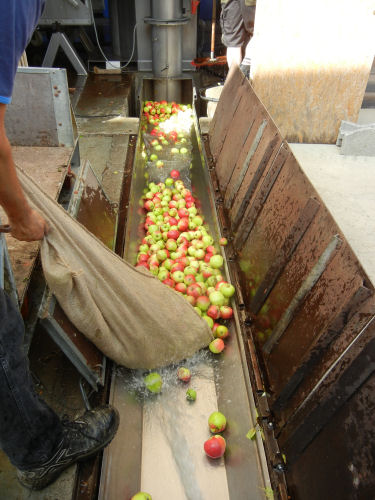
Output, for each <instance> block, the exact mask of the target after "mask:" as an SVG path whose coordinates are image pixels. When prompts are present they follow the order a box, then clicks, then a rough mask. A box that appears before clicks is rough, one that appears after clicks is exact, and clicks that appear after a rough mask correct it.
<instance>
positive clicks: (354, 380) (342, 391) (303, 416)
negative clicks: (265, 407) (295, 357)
mask: <svg viewBox="0 0 375 500" xmlns="http://www.w3.org/2000/svg"><path fill="white" fill-rule="evenodd" d="M374 325H375V317H374V316H373V317H372V318H371V319H370V320H369V321H368V322H367V324H366V326H365V327H364V328H363V329H362V331H361V332H359V333H358V335H357V336H356V338H355V339H354V340H353V342H352V343H351V345H350V349H347V350H345V351H344V352H343V353H342V355H341V356H339V357H338V359H337V360H336V362H335V363H334V364H333V365H332V367H331V368H330V369H329V370H328V372H327V373H326V374H325V376H324V377H323V378H322V379H321V380H320V381H319V383H318V384H317V385H316V387H315V388H314V390H313V392H312V393H311V394H310V395H309V397H308V398H307V399H306V401H305V403H304V405H303V406H302V407H300V409H299V410H298V411H297V412H296V414H295V415H294V417H293V419H291V421H290V422H289V423H288V427H287V429H286V430H285V431H284V432H283V433H282V434H281V435H280V436H279V442H280V444H281V445H282V446H283V449H284V451H285V452H286V453H288V455H289V462H290V463H294V462H295V461H296V460H297V459H298V457H299V456H300V455H301V453H303V451H304V450H305V449H306V447H307V446H308V445H309V443H310V442H311V441H312V440H313V439H315V437H316V436H317V434H318V433H319V432H320V431H321V429H322V428H323V427H324V426H325V425H326V424H327V423H328V422H329V420H330V419H331V418H332V417H333V416H334V414H335V412H336V411H338V410H339V409H340V408H341V407H342V406H343V404H344V403H345V402H346V401H347V400H349V399H350V398H351V397H352V396H353V394H355V392H357V390H358V389H360V387H361V385H362V384H363V383H364V382H365V381H366V379H367V378H368V377H369V376H371V375H372V373H373V372H374V371H375V338H374V331H375V329H374ZM369 409H370V408H367V410H369ZM367 416H368V418H369V419H371V417H370V415H367Z"/></svg>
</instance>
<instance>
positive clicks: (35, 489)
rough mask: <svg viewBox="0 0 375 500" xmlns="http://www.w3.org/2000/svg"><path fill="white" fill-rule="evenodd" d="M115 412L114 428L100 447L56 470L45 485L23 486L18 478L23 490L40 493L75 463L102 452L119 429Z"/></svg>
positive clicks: (118, 417)
mask: <svg viewBox="0 0 375 500" xmlns="http://www.w3.org/2000/svg"><path fill="white" fill-rule="evenodd" d="M115 411H116V423H115V427H114V428H113V431H112V433H111V435H110V436H109V438H108V439H107V440H106V441H105V442H104V443H101V444H100V445H98V446H97V447H96V448H93V449H92V450H90V451H89V452H88V453H86V454H85V455H81V456H80V457H79V458H77V459H76V460H72V462H70V463H69V464H65V465H64V466H62V467H61V469H58V470H56V473H55V474H53V475H52V476H51V477H50V478H49V479H48V481H47V482H46V483H42V484H40V485H38V486H34V485H31V486H30V485H28V484H25V483H23V482H22V480H20V478H18V480H19V481H20V483H21V484H22V486H24V487H25V488H27V489H29V490H31V491H40V490H43V489H44V488H47V486H49V485H50V484H52V483H54V482H55V481H56V479H57V478H58V477H59V476H60V475H61V474H62V473H63V472H64V470H66V469H68V468H69V467H70V466H71V465H74V464H76V463H81V462H84V461H85V460H87V459H88V458H90V457H92V456H94V455H96V454H97V453H98V452H99V451H101V450H103V449H104V448H105V447H106V446H108V445H109V444H110V443H111V441H112V440H113V438H114V437H115V436H116V432H117V430H118V428H119V425H120V415H119V413H118V411H117V410H116V409H115Z"/></svg>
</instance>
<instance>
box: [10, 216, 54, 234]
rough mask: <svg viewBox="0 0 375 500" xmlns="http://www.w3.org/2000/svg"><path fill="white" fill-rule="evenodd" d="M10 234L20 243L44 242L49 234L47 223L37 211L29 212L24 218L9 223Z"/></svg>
mask: <svg viewBox="0 0 375 500" xmlns="http://www.w3.org/2000/svg"><path fill="white" fill-rule="evenodd" d="M9 223H10V225H11V232H10V234H11V235H12V236H13V237H14V238H16V239H17V240H20V241H37V240H42V239H43V237H44V235H45V234H47V232H48V225H47V222H46V221H45V220H44V219H43V217H42V216H41V215H40V214H39V213H38V212H36V211H35V210H32V209H30V210H28V211H27V212H26V214H25V215H24V216H23V217H20V218H16V219H13V220H10V221H9Z"/></svg>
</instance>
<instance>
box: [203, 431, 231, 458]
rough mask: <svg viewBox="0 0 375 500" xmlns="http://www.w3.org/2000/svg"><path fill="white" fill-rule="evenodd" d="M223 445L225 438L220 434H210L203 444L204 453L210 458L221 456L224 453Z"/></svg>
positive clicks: (224, 444) (224, 445)
mask: <svg viewBox="0 0 375 500" xmlns="http://www.w3.org/2000/svg"><path fill="white" fill-rule="evenodd" d="M225 447H226V443H225V439H224V438H223V436H220V435H217V436H212V437H211V438H210V439H207V441H205V443H204V445H203V448H204V451H205V453H206V455H207V456H209V457H210V458H220V457H222V456H223V455H224V453H225Z"/></svg>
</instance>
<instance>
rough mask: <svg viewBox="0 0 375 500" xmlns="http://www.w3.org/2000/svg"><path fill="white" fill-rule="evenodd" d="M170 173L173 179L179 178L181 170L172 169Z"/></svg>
mask: <svg viewBox="0 0 375 500" xmlns="http://www.w3.org/2000/svg"><path fill="white" fill-rule="evenodd" d="M169 175H170V176H171V177H172V179H178V178H179V177H180V172H179V171H178V170H172V171H171V173H170V174H169Z"/></svg>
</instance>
